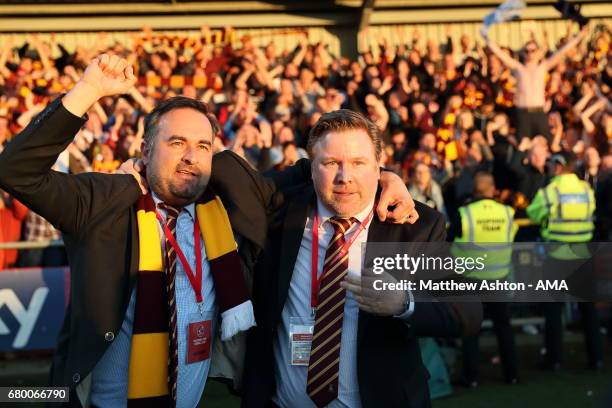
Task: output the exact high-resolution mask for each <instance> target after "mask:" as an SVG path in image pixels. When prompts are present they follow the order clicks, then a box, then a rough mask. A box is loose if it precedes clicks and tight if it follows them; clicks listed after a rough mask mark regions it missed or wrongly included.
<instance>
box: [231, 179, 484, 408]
mask: <svg viewBox="0 0 612 408" xmlns="http://www.w3.org/2000/svg"><path fill="white" fill-rule="evenodd" d="M315 203H316V196H315V194H314V189H313V187H312V184H304V185H303V186H301V187H298V188H296V190H295V194H292V195H287V200H286V203H285V204H284V205H283V206H282V207H281V209H280V210H279V211H278V213H277V214H276V216H275V218H274V219H273V220H272V222H271V227H270V231H269V233H268V242H267V244H266V248H265V250H264V252H263V255H262V259H261V260H260V262H259V263H258V264H257V266H256V270H255V282H254V286H253V292H254V293H253V300H254V305H255V315H256V319H257V327H255V328H253V329H251V330H250V331H249V335H248V340H247V357H246V364H245V377H244V397H243V406H245V407H264V406H266V404H267V403H268V401H269V400H270V399H271V397H272V396H273V394H274V392H275V387H276V381H279V379H276V378H275V374H274V354H273V342H274V339H275V336H276V330H277V327H278V325H279V322H280V318H281V313H282V310H283V307H284V305H285V301H286V300H287V293H288V289H289V283H290V281H291V276H292V274H293V268H294V265H295V262H296V258H297V255H298V251H299V248H300V243H301V240H302V235H303V231H304V226H305V224H306V218H307V216H308V213H309V211H310V210H311V209H312V208H313V206H314V205H315ZM416 205H417V206H416V209H417V211H418V212H419V215H420V218H419V220H418V222H416V223H415V224H414V225H407V224H406V225H396V224H390V223H384V222H380V221H379V220H378V219H377V218H376V217H374V219H373V220H372V223H371V225H370V227H369V232H368V242H407V241H415V242H426V241H444V237H445V226H444V218H443V216H442V215H441V214H440V213H439V212H437V211H435V210H432V209H430V208H429V207H427V206H425V205H424V204H421V203H418V202H417V203H416ZM367 256H368V255H367V254H366V258H367ZM481 322H482V307H481V305H480V304H479V303H463V304H449V303H441V302H424V303H417V304H416V305H415V312H414V315H413V316H412V317H411V318H410V321H409V322H403V321H401V320H399V319H397V318H394V317H376V316H373V315H370V314H368V313H365V312H362V311H360V312H359V320H358V333H357V376H358V382H359V391H360V395H361V402H362V405H363V406H364V407H402V408H409V407H419V408H421V407H428V406H430V400H429V391H428V386H427V379H428V378H429V374H428V372H427V370H426V369H425V367H424V366H423V362H422V361H421V353H420V349H419V345H418V341H417V337H419V336H433V337H447V336H461V335H466V334H472V333H477V332H478V330H479V329H480V324H481ZM280 381H282V380H280Z"/></svg>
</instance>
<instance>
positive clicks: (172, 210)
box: [157, 203, 181, 221]
mask: <svg viewBox="0 0 612 408" xmlns="http://www.w3.org/2000/svg"><path fill="white" fill-rule="evenodd" d="M157 206H158V207H159V208H161V209H162V210H164V211H165V212H166V221H170V220H176V219H177V218H178V216H179V213H180V212H181V209H180V208H176V207H173V206H171V205H168V204H166V203H159V204H158V205H157Z"/></svg>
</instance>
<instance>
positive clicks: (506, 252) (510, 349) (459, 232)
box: [450, 171, 518, 388]
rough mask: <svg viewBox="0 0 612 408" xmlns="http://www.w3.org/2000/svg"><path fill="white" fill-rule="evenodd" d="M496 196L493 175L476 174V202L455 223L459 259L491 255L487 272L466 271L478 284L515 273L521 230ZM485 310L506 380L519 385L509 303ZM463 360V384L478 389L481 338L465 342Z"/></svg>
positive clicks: (489, 305) (487, 305) (490, 305)
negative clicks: (514, 258) (514, 253)
mask: <svg viewBox="0 0 612 408" xmlns="http://www.w3.org/2000/svg"><path fill="white" fill-rule="evenodd" d="M495 194H496V188H495V180H494V178H493V175H492V174H491V173H489V172H484V171H481V172H478V173H476V175H475V176H474V191H473V196H472V200H471V202H469V203H468V204H466V205H464V206H462V207H460V208H459V218H458V219H456V220H454V222H453V225H452V226H451V231H450V233H451V234H453V235H454V242H455V243H456V244H454V246H453V249H454V252H453V254H454V255H455V256H457V255H463V256H480V255H481V254H483V253H486V254H487V256H488V257H487V260H486V267H485V269H484V270H483V271H472V272H469V273H468V272H466V273H465V275H464V276H465V277H466V278H469V279H473V280H476V281H483V280H489V281H496V280H505V279H506V278H507V277H508V275H510V273H511V272H512V245H511V244H512V242H513V241H514V236H515V235H516V232H517V230H518V227H517V226H516V224H515V223H514V209H513V208H512V207H510V206H507V205H504V204H502V203H499V202H497V201H496V200H495ZM475 244H476V245H475ZM478 244H481V245H478ZM502 244H507V245H502ZM483 307H484V310H485V313H486V314H487V315H489V317H490V318H491V319H492V320H493V330H494V331H495V335H496V336H497V343H498V345H499V351H500V356H501V366H502V369H503V373H504V381H505V382H506V383H507V384H516V383H517V382H518V356H517V352H516V345H515V342H514V333H513V332H512V326H511V324H510V311H509V307H508V303H506V302H487V303H484V304H483ZM463 357H464V362H463V376H464V378H463V380H464V381H465V383H464V384H463V385H466V386H468V387H471V388H476V387H477V386H478V381H479V380H480V369H479V365H480V346H479V336H478V335H476V336H470V337H466V338H464V339H463Z"/></svg>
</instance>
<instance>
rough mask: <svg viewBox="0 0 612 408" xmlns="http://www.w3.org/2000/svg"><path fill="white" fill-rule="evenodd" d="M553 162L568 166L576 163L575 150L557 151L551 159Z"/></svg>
mask: <svg viewBox="0 0 612 408" xmlns="http://www.w3.org/2000/svg"><path fill="white" fill-rule="evenodd" d="M550 160H551V161H552V162H553V163H557V164H560V165H562V166H563V167H566V166H567V165H568V164H571V163H574V162H575V161H576V155H575V154H574V153H573V152H567V151H561V152H559V153H555V154H554V155H553V156H552V157H551V159H550Z"/></svg>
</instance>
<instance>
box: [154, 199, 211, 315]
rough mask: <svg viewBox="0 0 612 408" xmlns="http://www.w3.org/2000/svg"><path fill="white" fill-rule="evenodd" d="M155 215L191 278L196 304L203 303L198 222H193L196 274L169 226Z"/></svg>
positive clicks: (159, 216)
mask: <svg viewBox="0 0 612 408" xmlns="http://www.w3.org/2000/svg"><path fill="white" fill-rule="evenodd" d="M155 214H156V215H157V219H158V220H159V222H161V224H162V226H163V228H164V233H165V234H166V239H167V240H168V241H170V245H172V248H174V252H176V254H177V255H178V257H179V259H180V261H181V263H182V264H183V268H184V269H185V274H187V277H188V278H189V283H190V284H191V287H192V288H193V291H194V292H195V296H196V302H198V303H202V301H203V300H204V299H202V250H201V249H200V224H199V223H198V221H197V220H195V221H194V222H193V241H194V251H195V256H196V273H195V274H194V273H193V269H191V266H190V265H189V262H187V258H186V257H185V254H183V251H182V250H181V247H180V246H179V245H178V243H177V242H176V239H175V238H174V235H173V234H172V232H171V231H170V228H168V225H167V224H166V222H165V221H164V219H163V218H162V216H161V215H160V214H159V213H158V212H157V211H155ZM177 223H178V218H177Z"/></svg>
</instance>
